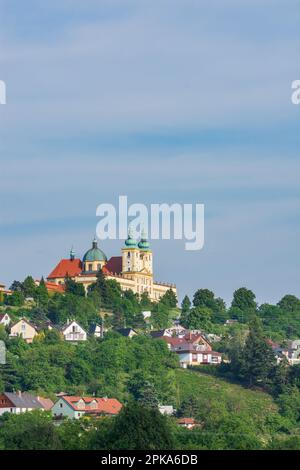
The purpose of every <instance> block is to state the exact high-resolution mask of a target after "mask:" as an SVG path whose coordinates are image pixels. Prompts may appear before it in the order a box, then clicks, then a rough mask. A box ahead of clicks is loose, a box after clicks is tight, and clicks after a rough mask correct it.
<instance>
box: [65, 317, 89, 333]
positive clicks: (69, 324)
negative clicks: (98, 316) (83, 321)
mask: <svg viewBox="0 0 300 470" xmlns="http://www.w3.org/2000/svg"><path fill="white" fill-rule="evenodd" d="M73 323H75V324H76V325H77V326H79V328H81V329H82V330H83V331H85V329H84V328H83V327H82V326H81V325H80V324H79V323H78V322H77V321H76V320H72V321H70V322H69V323H66V324H65V325H63V326H62V327H61V331H62V333H63V332H64V331H65V330H66V329H67V328H68V327H69V326H71V325H72V324H73Z"/></svg>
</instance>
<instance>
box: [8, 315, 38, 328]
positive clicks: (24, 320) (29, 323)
mask: <svg viewBox="0 0 300 470" xmlns="http://www.w3.org/2000/svg"><path fill="white" fill-rule="evenodd" d="M21 321H23V322H25V323H27V325H29V326H31V328H34V329H35V331H37V326H36V325H34V324H33V323H31V322H30V321H29V320H27V319H26V318H25V317H22V318H19V320H17V321H16V322H15V323H13V324H12V325H10V328H13V327H14V326H16V325H17V324H18V323H20V322H21Z"/></svg>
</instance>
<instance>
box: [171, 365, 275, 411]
mask: <svg viewBox="0 0 300 470" xmlns="http://www.w3.org/2000/svg"><path fill="white" fill-rule="evenodd" d="M176 380H177V402H178V403H177V405H180V403H181V402H182V401H183V400H184V399H188V398H190V397H192V396H193V397H195V398H196V399H197V400H199V401H200V403H201V402H202V403H203V406H205V408H207V407H208V405H211V406H214V404H215V405H218V406H220V405H222V407H223V408H224V410H226V411H229V412H233V413H239V412H244V413H246V414H248V415H249V416H252V417H253V418H256V419H258V420H260V419H261V418H262V417H265V416H266V415H270V414H273V413H274V414H277V411H278V408H277V405H276V404H275V402H274V400H273V398H272V397H271V396H270V395H268V394H267V393H264V392H262V391H257V390H249V389H247V388H244V387H242V386H241V385H237V384H233V383H230V382H227V381H226V380H224V379H221V378H217V377H213V376H210V375H207V374H203V373H201V372H198V371H192V370H183V369H179V370H177V371H176Z"/></svg>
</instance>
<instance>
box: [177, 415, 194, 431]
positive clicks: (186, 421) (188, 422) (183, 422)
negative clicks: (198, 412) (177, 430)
mask: <svg viewBox="0 0 300 470" xmlns="http://www.w3.org/2000/svg"><path fill="white" fill-rule="evenodd" d="M177 424H178V425H179V426H181V427H183V428H187V429H193V428H194V427H195V426H196V421H195V419H194V418H179V419H178V420H177Z"/></svg>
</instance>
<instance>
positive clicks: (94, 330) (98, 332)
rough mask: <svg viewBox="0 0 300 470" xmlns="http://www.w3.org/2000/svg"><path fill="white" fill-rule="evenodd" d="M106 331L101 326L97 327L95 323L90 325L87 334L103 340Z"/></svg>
mask: <svg viewBox="0 0 300 470" xmlns="http://www.w3.org/2000/svg"><path fill="white" fill-rule="evenodd" d="M106 331H107V329H106V328H104V326H103V325H99V324H97V323H94V324H92V325H91V327H90V330H89V333H90V334H91V335H93V336H96V338H103V336H104V333H106Z"/></svg>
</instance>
